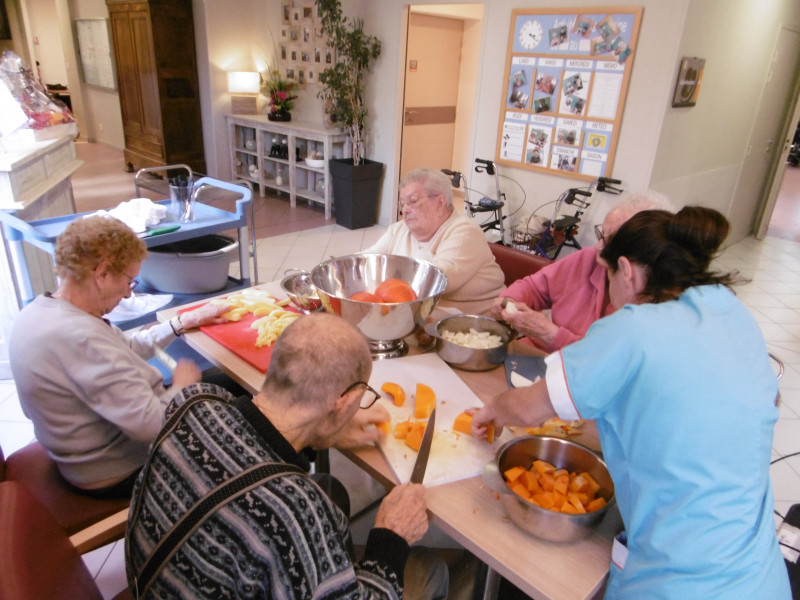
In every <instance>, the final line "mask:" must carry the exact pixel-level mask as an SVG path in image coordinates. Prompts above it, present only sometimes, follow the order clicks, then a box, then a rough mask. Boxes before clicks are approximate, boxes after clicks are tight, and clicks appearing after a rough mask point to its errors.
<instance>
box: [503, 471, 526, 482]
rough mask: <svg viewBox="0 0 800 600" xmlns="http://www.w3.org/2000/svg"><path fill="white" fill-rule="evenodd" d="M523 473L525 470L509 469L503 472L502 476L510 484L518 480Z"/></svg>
mask: <svg viewBox="0 0 800 600" xmlns="http://www.w3.org/2000/svg"><path fill="white" fill-rule="evenodd" d="M524 472H525V469H524V468H523V467H511V468H510V469H508V470H506V471H504V472H503V475H504V476H505V478H506V481H508V482H509V483H511V482H513V481H516V480H517V479H519V477H520V475H522V474H523V473H524Z"/></svg>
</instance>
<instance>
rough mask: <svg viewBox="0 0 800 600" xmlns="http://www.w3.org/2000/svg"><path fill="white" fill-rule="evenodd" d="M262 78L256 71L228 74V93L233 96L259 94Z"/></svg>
mask: <svg viewBox="0 0 800 600" xmlns="http://www.w3.org/2000/svg"><path fill="white" fill-rule="evenodd" d="M260 89H261V77H260V76H259V74H258V73H257V72H256V71H252V72H250V71H231V72H229V73H228V91H229V92H230V93H231V94H257V93H258V92H259V90H260Z"/></svg>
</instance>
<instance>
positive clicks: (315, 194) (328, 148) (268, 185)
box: [225, 115, 351, 219]
mask: <svg viewBox="0 0 800 600" xmlns="http://www.w3.org/2000/svg"><path fill="white" fill-rule="evenodd" d="M225 118H226V120H227V122H228V135H229V144H230V150H231V153H230V156H231V172H232V173H237V172H238V171H240V169H239V168H237V167H236V161H237V160H240V159H239V158H237V156H238V155H240V154H248V155H250V154H254V155H255V156H256V157H257V163H256V164H258V165H259V166H260V169H259V178H258V180H256V179H254V178H251V177H249V176H248V177H246V179H248V180H249V181H253V182H254V183H257V184H258V185H259V192H260V194H261V196H264V194H265V191H266V189H272V190H279V191H281V192H286V193H287V194H289V203H290V205H291V207H292V208H294V207H295V206H297V198H298V197H301V198H304V199H306V200H310V201H312V202H318V203H320V204H323V205H324V206H325V218H326V219H330V218H331V213H332V207H333V195H332V188H333V185H332V183H331V174H330V170H329V167H328V162H329V161H330V160H331V159H332V158H350V156H351V153H350V142H349V138H348V136H347V134H346V133H342V132H340V131H338V130H331V129H325V128H323V127H320V126H317V125H313V124H310V123H302V122H295V121H290V122H288V123H283V122H275V121H270V120H269V119H267V117H266V116H264V115H226V117H225ZM249 140H256V152H255V153H252V151H248V150H246V149H245V150H242V148H244V144H245V142H247V141H249ZM284 140H285V147H284ZM276 143H277V144H279V145H280V146H281V150H282V153H285V154H286V155H287V156H288V158H277V157H275V156H270V153H271V152H273V150H274V149H275V148H274V145H275V144H276ZM312 151H313V152H319V153H322V156H323V159H322V160H324V161H325V165H324V166H323V167H311V166H309V165H307V164H306V163H305V157H306V156H308V155H309V153H311V152H312ZM300 156H301V157H302V158H299V157H300ZM312 156H313V155H312ZM279 168H280V169H281V175H282V177H283V181H284V184H283V185H277V184H276V183H275V174H276V173H277V169H279ZM319 181H322V182H323V183H322V184H321V186H320V189H321V190H322V191H317V188H316V186H317V185H320V184H319V183H318V182H319ZM310 188H313V189H310Z"/></svg>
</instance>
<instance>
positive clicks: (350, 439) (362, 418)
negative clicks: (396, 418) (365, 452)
mask: <svg viewBox="0 0 800 600" xmlns="http://www.w3.org/2000/svg"><path fill="white" fill-rule="evenodd" d="M391 420H392V417H391V415H390V414H389V411H388V410H386V408H384V407H383V406H381V405H380V404H373V405H372V406H370V407H369V408H364V409H359V410H358V412H356V413H355V414H354V415H353V417H352V418H351V419H350V422H349V423H348V424H347V425H345V427H344V429H342V432H341V433H340V434H339V438H338V439H337V440H336V448H340V449H346V448H358V447H359V446H366V445H367V444H372V443H373V442H377V441H379V440H380V439H382V438H383V436H384V435H385V434H384V432H383V430H382V429H381V428H380V427H376V425H377V424H378V423H387V422H389V421H391Z"/></svg>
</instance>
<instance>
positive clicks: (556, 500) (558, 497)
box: [553, 491, 569, 510]
mask: <svg viewBox="0 0 800 600" xmlns="http://www.w3.org/2000/svg"><path fill="white" fill-rule="evenodd" d="M564 504H569V500H568V499H567V496H566V495H565V494H562V493H561V492H556V491H553V510H561V507H562V506H564Z"/></svg>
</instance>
